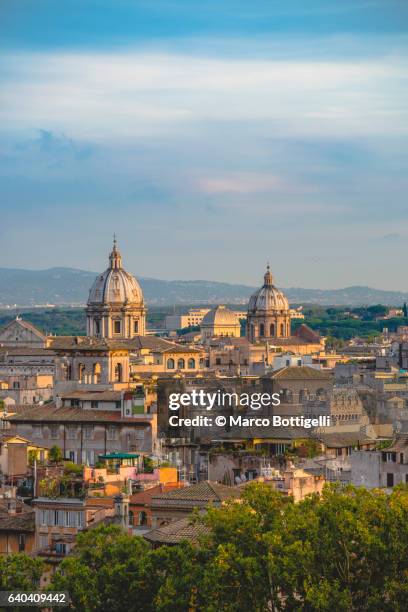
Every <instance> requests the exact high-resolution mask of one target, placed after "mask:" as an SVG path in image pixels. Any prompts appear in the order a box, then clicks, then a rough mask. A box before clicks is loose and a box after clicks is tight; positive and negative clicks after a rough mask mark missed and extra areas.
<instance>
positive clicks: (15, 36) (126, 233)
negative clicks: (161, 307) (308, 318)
mask: <svg viewBox="0 0 408 612" xmlns="http://www.w3.org/2000/svg"><path fill="white" fill-rule="evenodd" d="M0 24H1V26H0V240H1V247H2V248H1V257H0V266H1V267H9V268H31V269H43V268H49V267H53V266H68V267H74V268H81V269H85V270H93V271H102V270H103V269H104V268H105V267H106V264H107V255H108V252H109V250H110V248H111V243H112V235H113V233H114V232H115V233H116V234H117V236H118V243H119V247H120V249H121V251H122V255H123V259H124V264H125V267H126V268H127V269H128V270H129V271H132V272H133V273H135V274H137V275H139V276H143V277H151V278H160V279H168V280H171V279H207V280H216V281H226V282H231V283H243V284H249V285H259V284H260V282H261V280H262V275H263V273H264V270H265V266H266V262H267V261H269V262H270V265H271V269H272V271H273V273H274V276H275V279H276V283H277V284H278V285H280V286H283V287H309V288H311V287H314V288H316V287H318V288H324V289H325V288H327V289H329V288H340V287H345V286H350V285H369V286H372V287H376V288H382V289H396V290H403V291H407V290H408V274H406V273H405V268H406V266H405V262H406V246H407V242H408V202H407V194H408V172H407V168H408V163H407V162H408V139H407V136H408V63H407V60H408V3H407V2H406V1H405V0H402V1H399V0H342V1H341V2H333V0H308V1H307V2H305V1H304V0H251V2H248V1H247V0H245V1H244V0H235V1H231V0H200V1H196V0H188V1H187V0H184V1H180V0H167V1H166V0H154V2H153V1H152V0H146V1H139V0H59V1H58V2H55V0H2V2H1V3H0Z"/></svg>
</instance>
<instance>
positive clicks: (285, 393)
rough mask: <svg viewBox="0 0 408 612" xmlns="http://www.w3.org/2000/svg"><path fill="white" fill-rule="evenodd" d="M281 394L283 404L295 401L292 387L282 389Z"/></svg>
mask: <svg viewBox="0 0 408 612" xmlns="http://www.w3.org/2000/svg"><path fill="white" fill-rule="evenodd" d="M280 396H281V402H282V403H283V404H291V403H292V402H293V393H292V391H291V390H290V389H281V391H280Z"/></svg>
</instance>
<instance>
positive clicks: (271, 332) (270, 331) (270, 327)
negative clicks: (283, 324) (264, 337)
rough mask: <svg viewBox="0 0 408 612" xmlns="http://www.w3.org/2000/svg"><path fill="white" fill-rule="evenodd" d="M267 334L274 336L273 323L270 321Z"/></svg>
mask: <svg viewBox="0 0 408 612" xmlns="http://www.w3.org/2000/svg"><path fill="white" fill-rule="evenodd" d="M269 335H270V336H274V335H275V323H271V324H270V326H269Z"/></svg>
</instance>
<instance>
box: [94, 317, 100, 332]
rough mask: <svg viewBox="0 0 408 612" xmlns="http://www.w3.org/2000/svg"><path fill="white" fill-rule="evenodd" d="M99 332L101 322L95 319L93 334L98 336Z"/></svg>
mask: <svg viewBox="0 0 408 612" xmlns="http://www.w3.org/2000/svg"><path fill="white" fill-rule="evenodd" d="M100 333H101V322H100V320H99V319H95V336H99V334H100Z"/></svg>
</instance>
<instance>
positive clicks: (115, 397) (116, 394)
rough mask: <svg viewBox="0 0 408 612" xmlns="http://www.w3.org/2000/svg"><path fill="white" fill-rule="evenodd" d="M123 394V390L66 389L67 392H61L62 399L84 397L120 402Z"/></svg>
mask: <svg viewBox="0 0 408 612" xmlns="http://www.w3.org/2000/svg"><path fill="white" fill-rule="evenodd" d="M121 397H122V395H121V391H109V390H108V391H66V392H65V393H61V398H62V399H82V400H85V401H91V400H92V401H93V400H99V401H101V402H102V401H105V402H107V401H110V402H118V401H120V399H121Z"/></svg>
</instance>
